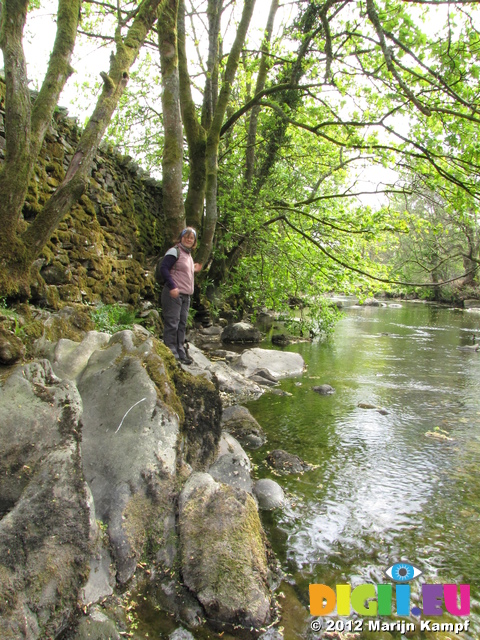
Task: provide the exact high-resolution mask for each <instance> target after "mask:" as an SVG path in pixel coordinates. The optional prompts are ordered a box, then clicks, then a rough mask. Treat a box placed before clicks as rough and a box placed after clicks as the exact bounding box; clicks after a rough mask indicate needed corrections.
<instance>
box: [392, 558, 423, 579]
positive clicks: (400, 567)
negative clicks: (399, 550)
mask: <svg viewBox="0 0 480 640" xmlns="http://www.w3.org/2000/svg"><path fill="white" fill-rule="evenodd" d="M385 575H386V576H387V577H389V578H390V579H391V580H395V582H410V580H413V579H414V578H418V576H421V575H422V572H421V571H420V569H417V567H414V566H413V564H408V563H407V562H397V563H395V564H392V566H391V567H388V569H386V570H385Z"/></svg>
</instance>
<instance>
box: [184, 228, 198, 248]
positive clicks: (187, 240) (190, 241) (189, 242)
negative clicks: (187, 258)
mask: <svg viewBox="0 0 480 640" xmlns="http://www.w3.org/2000/svg"><path fill="white" fill-rule="evenodd" d="M181 243H182V244H183V246H184V247H187V249H191V248H192V247H193V245H194V244H195V236H194V234H193V233H192V232H190V233H186V234H185V235H184V236H182V239H181Z"/></svg>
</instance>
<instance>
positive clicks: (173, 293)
mask: <svg viewBox="0 0 480 640" xmlns="http://www.w3.org/2000/svg"><path fill="white" fill-rule="evenodd" d="M179 295H180V291H179V290H178V289H170V296H171V297H172V298H178V296H179Z"/></svg>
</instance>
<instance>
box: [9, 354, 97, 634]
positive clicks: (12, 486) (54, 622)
mask: <svg viewBox="0 0 480 640" xmlns="http://www.w3.org/2000/svg"><path fill="white" fill-rule="evenodd" d="M81 408H82V405H81V400H80V396H79V395H78V392H77V390H76V388H75V386H74V385H70V384H68V383H65V382H62V381H60V380H59V379H58V378H56V376H55V375H54V374H53V371H52V368H51V365H50V363H49V362H48V361H42V362H34V363H30V364H28V365H25V366H24V367H17V368H16V369H15V370H14V371H13V373H12V374H11V375H10V376H9V378H8V379H7V380H6V382H5V383H4V385H3V387H2V388H0V496H1V498H0V511H1V515H2V516H3V517H2V518H1V520H0V574H1V579H0V601H1V602H2V627H1V628H2V632H1V635H2V638H31V639H36V638H44V637H47V636H48V637H50V636H51V637H53V636H56V635H57V634H59V633H60V632H61V631H62V629H63V628H64V627H65V626H66V624H67V621H68V620H69V618H70V617H71V615H72V613H73V612H74V611H75V610H76V607H77V602H78V599H79V595H80V589H81V587H82V585H83V582H84V581H85V579H86V574H87V571H88V559H89V555H90V554H89V534H90V521H89V507H88V505H87V501H86V495H87V492H86V487H85V482H84V480H83V473H82V468H81V460H80V446H79V441H80V432H81V427H80V423H79V420H80V415H81ZM19 425H21V428H19ZM19 532H21V535H19Z"/></svg>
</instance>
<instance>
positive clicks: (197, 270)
mask: <svg viewBox="0 0 480 640" xmlns="http://www.w3.org/2000/svg"><path fill="white" fill-rule="evenodd" d="M202 267H203V264H200V262H195V264H194V265H193V270H194V272H195V273H198V272H199V271H201V270H202Z"/></svg>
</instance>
